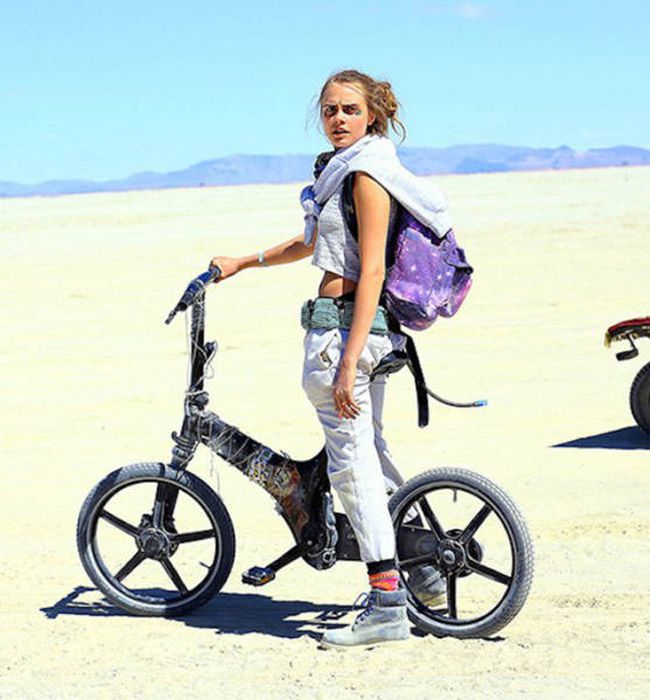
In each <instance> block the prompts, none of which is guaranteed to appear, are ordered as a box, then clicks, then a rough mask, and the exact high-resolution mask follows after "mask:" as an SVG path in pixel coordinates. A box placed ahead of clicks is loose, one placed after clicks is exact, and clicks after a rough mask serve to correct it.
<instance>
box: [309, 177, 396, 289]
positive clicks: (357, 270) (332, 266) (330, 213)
mask: <svg viewBox="0 0 650 700" xmlns="http://www.w3.org/2000/svg"><path fill="white" fill-rule="evenodd" d="M343 187H344V183H341V185H340V186H339V187H338V188H337V189H336V191H335V192H334V194H333V195H332V196H331V197H330V198H329V199H328V200H327V202H325V204H324V205H323V207H322V209H321V211H320V214H319V216H318V236H317V237H316V244H315V246H314V254H313V257H312V265H315V266H316V267H319V268H320V269H321V270H323V271H324V272H333V273H334V274H336V275H340V276H341V277H345V278H346V279H349V280H353V281H354V282H358V280H359V276H360V274H361V262H360V260H359V244H358V243H357V241H356V240H355V238H354V236H353V235H352V232H351V231H350V229H349V227H348V225H347V223H346V220H345V214H344V211H343ZM397 211H398V205H397V202H396V201H395V199H393V197H391V198H390V214H389V219H388V236H387V243H386V245H387V247H388V246H391V245H393V243H394V236H393V235H392V234H393V233H394V232H395V220H396V217H397Z"/></svg>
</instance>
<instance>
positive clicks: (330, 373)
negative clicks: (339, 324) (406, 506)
mask: <svg viewBox="0 0 650 700" xmlns="http://www.w3.org/2000/svg"><path fill="white" fill-rule="evenodd" d="M343 346H344V338H343V336H342V334H341V331H339V330H338V329H333V330H323V331H321V330H312V331H310V332H309V333H307V336H306V337H305V365H304V369H303V387H304V389H305V392H306V393H307V396H308V397H309V399H310V401H311V402H312V404H313V405H314V407H315V409H316V413H317V415H318V419H319V420H320V423H321V425H322V426H323V432H324V433H325V446H326V450H327V456H328V474H329V478H330V482H331V484H332V486H333V488H334V489H335V490H336V492H337V494H338V497H339V499H340V501H341V504H342V506H343V509H344V510H345V513H346V515H347V517H348V519H349V521H350V524H351V526H352V528H353V530H354V533H355V535H356V537H357V541H358V542H359V549H360V552H361V558H362V560H363V561H365V562H377V561H382V560H388V559H392V558H393V557H394V556H395V535H394V531H393V525H392V522H391V518H390V515H389V513H388V507H387V501H386V490H385V486H384V479H383V475H382V466H381V462H380V457H379V453H378V451H377V447H376V444H375V425H374V420H373V404H372V398H371V393H370V373H371V372H372V369H373V368H374V366H375V365H376V364H377V363H378V362H379V360H380V359H381V357H382V356H383V355H384V354H385V353H386V351H387V350H389V349H390V347H389V346H390V342H389V341H388V339H387V337H386V336H376V335H371V336H369V338H368V343H367V345H366V348H365V349H364V351H363V352H362V354H361V357H360V358H359V367H358V370H357V377H356V381H355V386H354V396H355V400H356V401H357V403H358V404H359V406H360V409H361V411H360V414H359V415H358V416H357V417H356V418H355V419H353V420H348V419H340V418H339V417H338V414H337V411H336V407H335V405H334V399H333V393H332V388H333V385H334V380H335V376H336V369H337V367H338V363H339V359H340V357H341V354H342V351H343Z"/></svg>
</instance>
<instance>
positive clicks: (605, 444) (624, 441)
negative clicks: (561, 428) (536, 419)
mask: <svg viewBox="0 0 650 700" xmlns="http://www.w3.org/2000/svg"><path fill="white" fill-rule="evenodd" d="M552 447H580V448H583V449H601V450H650V435H648V434H647V433H645V432H644V431H643V430H641V428H639V427H637V426H635V425H634V426H631V427H629V428H620V429H619V430H610V431H609V432H607V433H598V435H589V436H587V437H581V438H576V439H575V440H569V441H568V442H560V443H558V444H557V445H552Z"/></svg>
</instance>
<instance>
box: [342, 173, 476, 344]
mask: <svg viewBox="0 0 650 700" xmlns="http://www.w3.org/2000/svg"><path fill="white" fill-rule="evenodd" d="M352 184H353V178H352V177H350V176H348V177H347V178H346V181H345V183H344V187H343V210H344V215H345V219H346V223H347V224H348V228H349V229H350V231H351V232H352V235H353V236H354V238H355V239H357V221H356V214H355V212H354V199H353V197H352ZM388 248H389V250H388V251H387V255H386V269H387V275H386V282H385V284H384V289H383V293H382V298H383V303H384V304H385V306H386V308H387V309H388V311H390V313H391V314H392V315H393V316H394V317H395V319H396V320H397V321H398V322H399V323H400V324H401V325H403V326H406V327H407V328H410V329H411V330H415V331H421V330H424V329H425V328H428V327H429V326H430V325H431V324H432V323H433V322H434V321H435V320H436V319H437V318H438V316H444V317H446V318H449V317H450V316H453V315H454V314H455V313H456V312H457V311H458V309H459V307H460V305H461V304H462V303H463V300H464V299H465V297H466V296H467V292H469V289H470V287H471V286H472V272H473V268H472V266H471V265H470V264H469V263H468V262H467V258H466V257H465V252H464V251H463V249H462V248H459V247H458V244H457V243H456V238H455V236H454V232H453V231H452V230H449V231H448V232H447V235H446V236H444V237H443V238H439V237H438V236H437V234H436V233H435V232H434V231H432V230H431V229H430V228H428V227H427V226H425V225H424V224H423V223H421V222H420V221H418V220H417V219H416V218H415V217H414V216H413V215H412V214H410V213H409V212H408V211H407V210H406V209H405V208H404V207H402V206H401V205H400V207H399V212H398V214H397V218H396V224H395V230H394V231H393V232H391V233H390V234H389V244H388Z"/></svg>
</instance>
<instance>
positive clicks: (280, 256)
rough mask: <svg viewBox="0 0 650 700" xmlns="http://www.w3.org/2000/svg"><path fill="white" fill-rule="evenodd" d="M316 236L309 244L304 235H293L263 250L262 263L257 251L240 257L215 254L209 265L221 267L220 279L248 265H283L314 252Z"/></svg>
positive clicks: (244, 268)
mask: <svg viewBox="0 0 650 700" xmlns="http://www.w3.org/2000/svg"><path fill="white" fill-rule="evenodd" d="M315 240H316V237H315V236H314V238H313V239H312V243H311V244H310V245H306V244H305V242H304V236H303V235H300V236H295V237H294V238H291V239H289V240H288V241H284V242H283V243H280V244H279V245H276V246H274V247H273V248H269V249H268V250H264V251H263V253H264V263H261V262H260V261H259V258H258V253H253V254H251V255H244V256H242V257H241V258H229V257H226V256H223V255H221V256H219V255H218V256H216V257H214V258H212V260H211V261H210V266H215V265H216V266H217V267H219V268H220V269H221V272H222V275H221V277H220V278H219V279H220V280H223V279H226V277H230V276H231V275H234V274H236V273H237V272H240V271H241V270H246V269H247V268H249V267H262V266H263V265H284V264H285V263H291V262H295V261H296V260H302V259H303V258H307V257H309V256H310V255H312V253H313V252H314V242H315Z"/></svg>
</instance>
